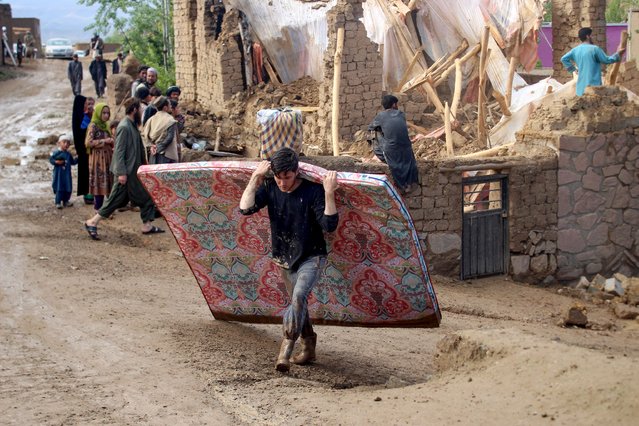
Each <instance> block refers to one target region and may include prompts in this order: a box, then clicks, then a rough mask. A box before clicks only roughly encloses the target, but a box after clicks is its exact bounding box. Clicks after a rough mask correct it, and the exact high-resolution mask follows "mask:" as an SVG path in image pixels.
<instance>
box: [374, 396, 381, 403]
mask: <svg viewBox="0 0 639 426" xmlns="http://www.w3.org/2000/svg"><path fill="white" fill-rule="evenodd" d="M381 400H382V397H381V396H377V397H375V399H374V400H373V401H375V402H379V401H381Z"/></svg>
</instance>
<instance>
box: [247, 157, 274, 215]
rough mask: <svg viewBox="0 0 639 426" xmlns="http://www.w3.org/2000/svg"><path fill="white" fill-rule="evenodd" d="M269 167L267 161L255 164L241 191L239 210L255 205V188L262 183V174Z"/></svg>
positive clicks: (264, 173) (263, 174)
mask: <svg viewBox="0 0 639 426" xmlns="http://www.w3.org/2000/svg"><path fill="white" fill-rule="evenodd" d="M270 167H271V164H270V163H269V162H268V161H262V162H261V163H260V164H259V165H258V166H257V169H255V171H254V172H253V174H252V175H251V179H250V180H249V183H248V185H246V188H245V189H244V192H243V193H242V198H241V199H240V210H245V211H247V210H249V209H251V208H252V207H255V193H256V192H257V188H258V187H259V186H260V185H261V184H262V182H264V176H265V175H266V173H267V172H268V170H269V168H270Z"/></svg>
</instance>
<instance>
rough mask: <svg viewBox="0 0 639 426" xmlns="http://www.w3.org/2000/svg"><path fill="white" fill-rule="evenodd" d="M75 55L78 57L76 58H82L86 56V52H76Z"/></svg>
mask: <svg viewBox="0 0 639 426" xmlns="http://www.w3.org/2000/svg"><path fill="white" fill-rule="evenodd" d="M75 54H76V55H78V58H84V57H85V56H87V51H86V50H76V51H75Z"/></svg>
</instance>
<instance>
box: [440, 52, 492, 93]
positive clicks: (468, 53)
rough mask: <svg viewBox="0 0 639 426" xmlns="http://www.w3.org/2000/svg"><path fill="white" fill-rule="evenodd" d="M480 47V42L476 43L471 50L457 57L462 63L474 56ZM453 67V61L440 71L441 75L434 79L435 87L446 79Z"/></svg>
mask: <svg viewBox="0 0 639 426" xmlns="http://www.w3.org/2000/svg"><path fill="white" fill-rule="evenodd" d="M480 49H481V44H478V45H477V46H475V47H473V48H472V49H471V50H469V51H468V52H467V53H466V54H465V55H464V56H462V57H461V58H460V59H459V61H460V64H461V65H463V64H464V63H466V62H467V61H468V60H469V59H470V58H474V57H475V56H476V55H477V53H479V50H480ZM454 68H455V64H454V63H453V64H452V65H450V66H449V67H448V69H447V70H446V71H444V72H443V73H442V75H441V76H440V77H439V78H437V81H435V87H437V86H439V85H440V84H442V83H443V82H444V81H445V80H446V78H447V77H448V74H450V73H451V72H452V70H453V69H454Z"/></svg>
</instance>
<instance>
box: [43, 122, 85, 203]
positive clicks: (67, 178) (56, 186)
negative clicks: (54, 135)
mask: <svg viewBox="0 0 639 426" xmlns="http://www.w3.org/2000/svg"><path fill="white" fill-rule="evenodd" d="M70 145H71V138H70V137H68V136H66V135H62V136H60V138H59V139H58V149H56V150H55V151H53V153H51V157H49V163H51V164H52V165H53V181H52V183H51V185H52V187H53V193H54V194H55V206H56V207H57V208H58V209H61V208H62V207H63V206H64V207H71V206H72V205H73V203H72V202H70V201H69V200H70V199H71V192H73V180H72V178H71V166H75V165H76V164H78V157H73V156H72V155H71V153H70V152H69V146H70Z"/></svg>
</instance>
